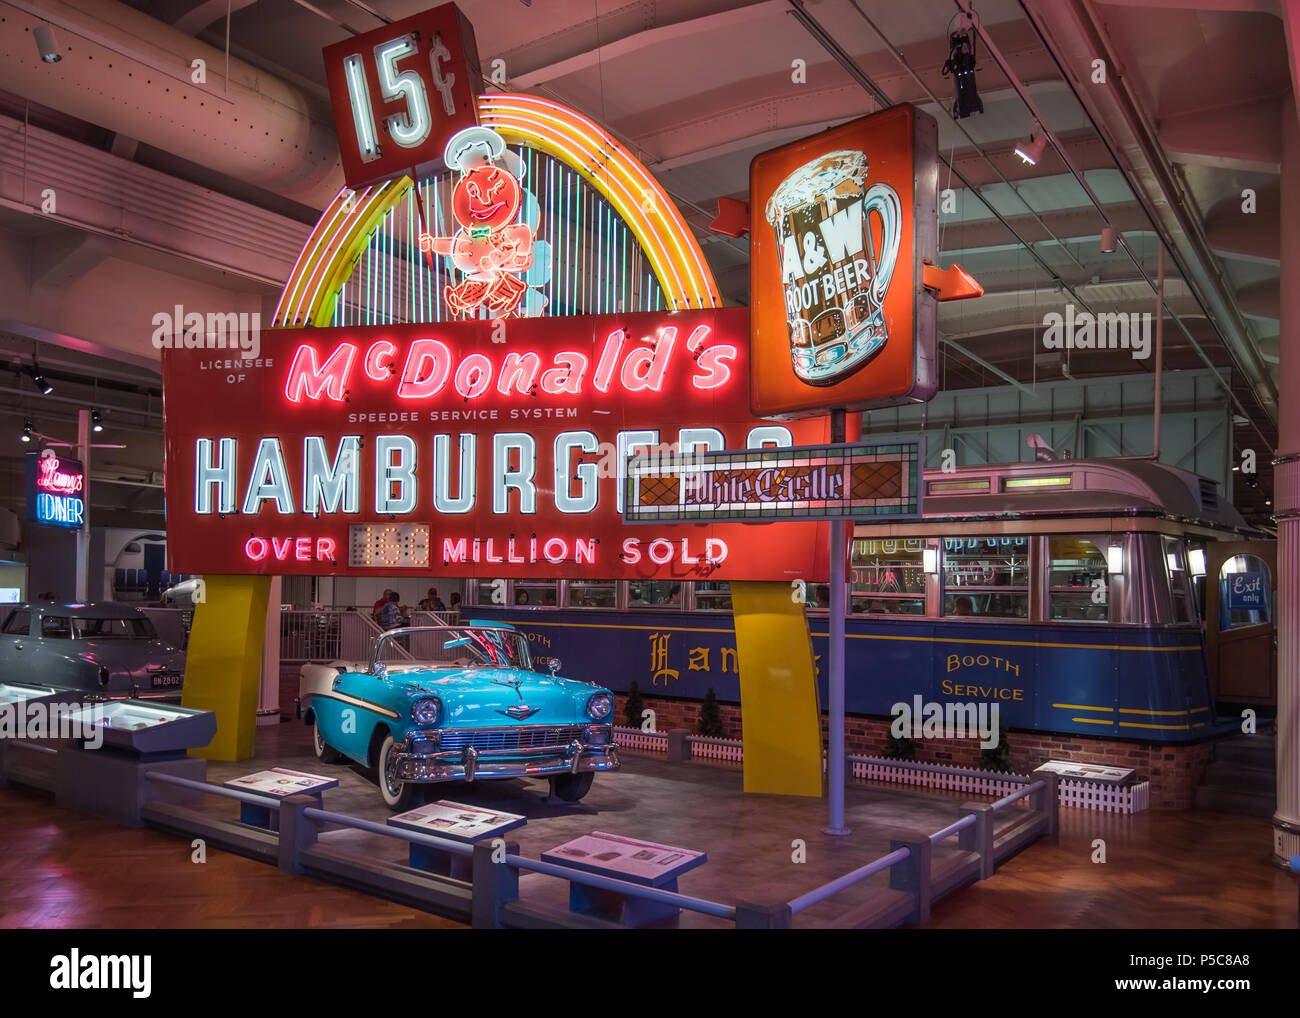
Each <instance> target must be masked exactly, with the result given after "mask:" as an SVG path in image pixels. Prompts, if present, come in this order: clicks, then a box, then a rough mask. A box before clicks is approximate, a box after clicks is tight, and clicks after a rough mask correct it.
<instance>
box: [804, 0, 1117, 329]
mask: <svg viewBox="0 0 1300 1018" xmlns="http://www.w3.org/2000/svg"><path fill="white" fill-rule="evenodd" d="M787 2H788V3H789V4H790V8H791V10H790V13H791V14H793V15H794V17H795V20H797V21H798V22H799V24H801V25H803V27H804V28H805V29H806V30H807V31H808V34H809V35H811V36H812V37H813V38H814V39H816V40H817V42H818V43H819V44H820V45H821V47H822V49H824V50H825V51H826V52H827V53H829V54H830V55H831V56H832V57H834V58H835V61H836V62H837V63H838V64H839V65H840V66H841V67H842V68H844V70H845V71H846V72H847V73H848V75H849V77H851V78H852V79H853V80H854V81H856V82H857V83H858V85H860V86H861V87H862V89H863V90H864V91H865V92H866V93H867V94H868V95H870V96H871V97H872V98H873V99H874V100H875V101H876V105H877V106H879V107H880V108H881V109H886V108H888V107H890V106H893V105H895V104H894V100H893V99H891V98H890V97H889V96H888V95H887V94H886V93H885V91H884V89H882V88H881V87H880V86H879V85H877V84H876V83H875V81H874V80H872V78H871V77H870V76H869V75H868V74H867V72H866V71H864V70H863V69H862V68H861V67H860V66H859V65H858V62H857V61H856V60H854V59H853V56H852V54H850V53H849V52H848V51H847V50H845V49H844V48H843V47H842V46H841V45H840V44H839V43H838V42H836V41H835V37H834V36H833V35H831V33H830V32H828V31H827V30H826V29H825V28H824V27H823V26H822V24H821V23H820V22H819V21H818V20H817V19H816V18H814V17H813V16H812V15H811V14H809V13H808V11H807V9H806V8H805V7H804V0H787ZM939 161H940V162H942V163H943V164H944V166H946V167H948V172H949V173H951V174H952V176H954V177H956V178H957V179H958V180H959V181H961V184H962V186H963V187H965V188H966V190H967V191H969V192H970V193H971V194H973V195H974V196H975V197H976V198H977V199H978V200H979V202H980V204H981V205H983V206H984V207H985V208H986V209H987V210H988V211H989V212H990V213H991V214H992V215H993V218H995V219H996V220H997V221H998V222H999V223H1001V224H1002V225H1003V226H1004V227H1006V230H1007V232H1008V233H1010V234H1011V236H1013V237H1014V238H1015V239H1016V243H1018V244H1019V245H1020V246H1021V247H1022V248H1024V251H1025V253H1026V254H1027V255H1029V257H1030V258H1032V259H1033V260H1034V261H1035V262H1037V263H1038V266H1039V268H1041V269H1042V270H1043V272H1044V273H1046V274H1047V278H1048V279H1050V280H1051V281H1052V282H1053V283H1055V284H1057V285H1058V286H1060V287H1061V289H1062V291H1063V292H1065V293H1068V294H1069V295H1070V296H1071V297H1072V298H1073V299H1074V302H1075V304H1077V305H1078V306H1079V307H1081V308H1083V309H1085V310H1087V311H1091V310H1092V308H1091V306H1090V305H1089V304H1088V302H1087V301H1086V300H1084V299H1083V298H1082V297H1080V296H1079V294H1078V293H1077V292H1076V291H1075V289H1074V287H1073V286H1071V285H1070V284H1069V283H1067V282H1066V281H1065V280H1064V279H1062V278H1061V276H1060V274H1059V273H1058V272H1057V271H1056V270H1055V269H1054V268H1052V266H1051V265H1049V264H1048V263H1047V261H1046V259H1044V258H1043V256H1042V255H1040V254H1039V253H1038V251H1037V249H1036V248H1035V247H1034V245H1032V244H1030V243H1029V242H1028V241H1027V240H1025V238H1024V237H1022V236H1021V235H1020V234H1019V233H1018V232H1017V231H1016V228H1015V227H1014V226H1012V225H1011V223H1010V222H1008V220H1007V218H1006V216H1004V215H1003V214H1002V213H1001V212H999V211H998V210H997V209H996V208H995V207H994V206H993V203H992V202H990V201H989V200H988V199H987V198H985V197H984V194H983V192H981V191H980V189H979V188H978V187H976V186H975V185H974V184H972V183H971V182H970V181H969V180H967V179H966V177H965V175H964V174H963V173H962V172H961V171H960V170H959V169H957V167H956V166H954V165H953V160H951V159H947V158H945V157H944V154H943V153H942V152H940V153H939Z"/></svg>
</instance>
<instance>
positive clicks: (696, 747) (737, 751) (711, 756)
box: [690, 735, 745, 763]
mask: <svg viewBox="0 0 1300 1018" xmlns="http://www.w3.org/2000/svg"><path fill="white" fill-rule="evenodd" d="M690 741H691V759H692V760H693V759H695V758H696V757H700V758H702V759H704V760H725V761H726V762H727V763H743V762H744V759H745V751H744V749H743V748H742V747H743V745H744V744H743V743H742V742H741V741H740V740H739V739H714V738H711V737H709V736H706V735H692V736H691V740H690Z"/></svg>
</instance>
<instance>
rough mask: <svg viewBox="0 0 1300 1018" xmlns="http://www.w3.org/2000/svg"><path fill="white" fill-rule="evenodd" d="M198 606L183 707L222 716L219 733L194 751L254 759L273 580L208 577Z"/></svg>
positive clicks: (209, 756)
mask: <svg viewBox="0 0 1300 1018" xmlns="http://www.w3.org/2000/svg"><path fill="white" fill-rule="evenodd" d="M200 589H201V590H202V591H203V600H201V601H197V602H196V603H195V605H194V623H193V625H192V626H191V627H190V642H189V648H188V650H187V651H186V654H185V684H184V686H183V692H182V694H181V704H182V705H183V706H185V707H194V708H196V709H198V710H210V711H212V712H213V713H214V714H216V715H217V734H216V736H215V737H214V738H213V740H212V742H210V743H209V744H208V745H207V746H206V747H204V748H203V749H194V750H191V751H190V752H191V753H192V754H193V755H195V756H201V757H204V758H205V759H208V760H245V759H247V758H248V757H251V756H252V755H253V733H254V731H255V729H256V727H257V707H258V689H259V685H260V683H261V679H262V651H263V647H264V644H265V642H266V607H267V599H268V597H269V594H270V590H271V578H270V577H269V576H204V577H203V580H202V586H201V587H200Z"/></svg>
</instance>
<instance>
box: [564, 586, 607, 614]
mask: <svg viewBox="0 0 1300 1018" xmlns="http://www.w3.org/2000/svg"><path fill="white" fill-rule="evenodd" d="M564 586H565V593H564V603H565V607H568V608H617V607H618V581H617V580H569V581H568V582H567V583H566V584H565V585H564Z"/></svg>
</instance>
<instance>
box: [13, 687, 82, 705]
mask: <svg viewBox="0 0 1300 1018" xmlns="http://www.w3.org/2000/svg"><path fill="white" fill-rule="evenodd" d="M67 692H68V690H64V689H59V688H57V687H56V686H44V685H37V684H34V683H27V682H0V706H3V705H4V704H7V703H36V702H40V701H45V700H50V701H53V700H55V699H57V698H58V697H59V695H60V694H61V693H67Z"/></svg>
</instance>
